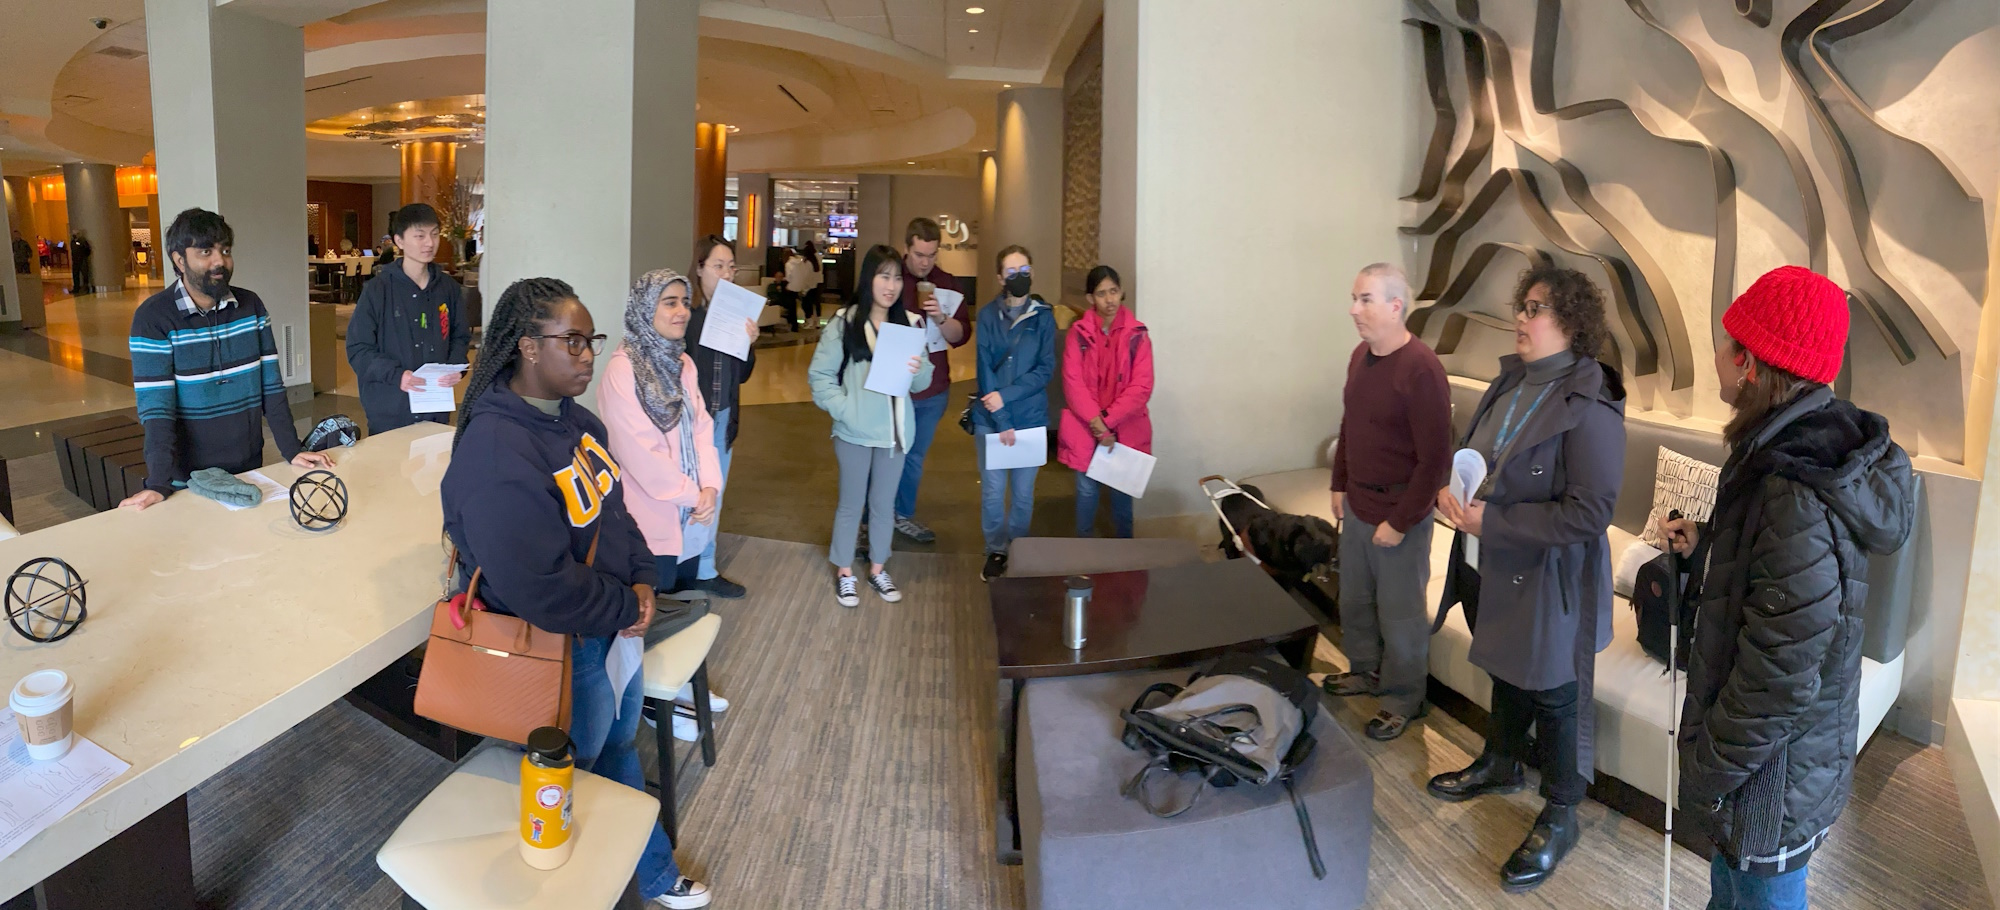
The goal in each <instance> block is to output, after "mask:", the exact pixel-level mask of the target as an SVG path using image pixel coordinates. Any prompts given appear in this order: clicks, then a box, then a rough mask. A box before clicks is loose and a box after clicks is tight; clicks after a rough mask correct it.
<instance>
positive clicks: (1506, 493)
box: [1429, 267, 1625, 893]
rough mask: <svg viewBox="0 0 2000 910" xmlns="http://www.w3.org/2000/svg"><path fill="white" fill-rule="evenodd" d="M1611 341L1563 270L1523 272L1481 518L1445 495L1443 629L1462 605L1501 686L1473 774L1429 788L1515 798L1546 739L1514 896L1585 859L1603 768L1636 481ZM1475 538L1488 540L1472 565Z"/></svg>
mask: <svg viewBox="0 0 2000 910" xmlns="http://www.w3.org/2000/svg"><path fill="white" fill-rule="evenodd" d="M1608 334H1609V332H1608V330H1607V328H1606V326H1605V318H1604V300H1603V297H1602V295H1600V294H1599V293H1598V290H1597V287H1596V286H1595V285H1593V284H1591V282H1590V279H1588V278H1586V277H1584V276H1583V275H1582V274H1580V273H1578V272H1575V271H1572V270H1569V269H1560V268H1552V267H1541V268H1535V269H1530V270H1528V271H1527V272H1526V273H1524V274H1523V275H1522V276H1521V281H1520V284H1519V286H1518V287H1517V288H1516V290H1515V292H1514V349H1515V351H1516V355H1515V356H1510V357H1504V358H1502V359H1501V361H1500V375H1499V377H1498V378H1496V379H1494V380H1493V383H1492V385H1491V386H1489V387H1488V388H1487V390H1486V396H1485V397H1484V398H1483V399H1481V400H1480V402H1479V408H1478V410H1477V411H1475V412H1474V413H1473V416H1472V423H1471V429H1470V430H1468V431H1467V433H1466V438H1465V440H1464V443H1463V445H1464V447H1465V448H1468V449H1471V450H1473V451H1476V452H1478V453H1479V455H1480V456H1481V457H1483V458H1484V459H1485V460H1486V464H1487V469H1488V474H1487V478H1486V481H1485V483H1484V484H1482V485H1481V486H1480V488H1479V489H1478V491H1477V492H1476V493H1475V495H1474V496H1473V498H1472V501H1471V502H1470V503H1463V504H1461V503H1460V502H1459V501H1458V500H1457V499H1456V498H1455V497H1453V496H1452V494H1451V491H1450V490H1449V489H1446V490H1443V491H1440V492H1439V493H1438V511H1439V512H1440V513H1441V514H1443V515H1444V516H1445V518H1446V519H1447V520H1449V521H1451V522H1452V523H1453V524H1454V525H1456V526H1457V527H1458V536H1457V538H1456V539H1455V540H1454V541H1453V542H1452V557H1451V563H1450V565H1449V567H1448V568H1447V569H1446V575H1445V593H1444V603H1443V604H1442V605H1441V606H1440V608H1439V610H1438V618H1437V623H1436V625H1437V626H1442V625H1443V623H1444V618H1445V615H1446V613H1447V612H1448V611H1449V610H1450V609H1451V607H1452V606H1453V605H1455V604H1460V603H1463V604H1464V605H1465V608H1466V611H1465V612H1466V621H1467V624H1468V625H1470V626H1472V630H1473V631H1472V654H1471V659H1472V662H1473V664H1475V665H1476V666H1478V667H1480V668H1481V669H1483V670H1485V671H1486V672H1487V673H1488V674H1489V675H1491V676H1492V677H1493V705H1492V720H1491V724H1490V725H1489V733H1488V736H1487V739H1486V748H1485V750H1484V751H1483V752H1482V753H1481V754H1480V756H1479V758H1478V760H1476V761H1474V762H1473V763H1472V765H1471V766H1470V767H1468V768H1465V769H1464V770H1462V771H1453V772H1449V773H1446V774H1440V775H1438V776H1436V777H1434V778H1431V781H1430V785H1429V789H1430V792H1431V795H1433V796H1436V797H1437V798H1439V799H1443V800H1449V801H1452V802H1459V801H1462V800H1467V799H1471V798H1473V797H1475V796H1480V795H1482V794H1486V793H1510V792H1513V791H1516V790H1519V789H1520V788H1521V787H1522V785H1523V782H1524V772H1523V770H1522V764H1523V762H1525V761H1529V760H1531V756H1529V755H1528V728H1529V726H1530V725H1531V724H1532V725H1533V726H1534V727H1535V729H1536V730H1537V731H1538V733H1537V737H1536V742H1537V745H1538V747H1539V748H1538V750H1537V751H1539V752H1540V755H1539V756H1535V757H1533V758H1532V760H1533V761H1534V762H1535V764H1536V765H1537V766H1538V767H1540V768H1541V772H1542V797H1543V799H1545V800H1546V801H1547V802H1546V804H1545V805H1544V806H1543V808H1542V813H1541V815H1540V817H1538V818H1536V819H1535V825H1534V828H1533V829H1531V830H1530V831H1529V832H1528V837H1527V839H1526V840H1524V841H1522V842H1521V846H1520V847H1519V848H1518V849H1516V850H1515V851H1514V853H1513V855H1512V856H1510V857H1508V859H1507V863H1506V865H1505V866H1502V867H1501V869H1500V885H1501V887H1502V888H1503V889H1505V890H1506V891H1507V892H1509V893H1519V892H1522V891H1528V890H1531V889H1533V888H1535V887H1537V886H1539V885H1541V883H1542V882H1544V881H1547V880H1548V878H1549V876H1550V875H1552V874H1554V872H1555V868H1556V865H1557V864H1558V863H1560V862H1562V859H1563V857H1564V856H1565V855H1567V854H1568V853H1569V850H1570V848H1571V847H1574V846H1575V845H1576V840H1577V836H1578V829H1577V821H1576V807H1577V805H1578V804H1579V803H1581V802H1583V798H1584V788H1585V787H1586V786H1588V784H1589V782H1590V779H1591V776H1592V768H1593V765H1594V763H1593V756H1592V749H1591V745H1592V729H1591V728H1592V719H1593V717H1594V716H1595V712H1594V711H1593V709H1592V707H1591V675H1592V668H1593V667H1594V666H1595V664H1596V654H1597V652H1598V651H1601V650H1603V649H1604V647H1605V646H1607V645H1609V644H1610V643H1611V556H1610V549H1611V546H1610V542H1609V541H1608V540H1606V538H1605V529H1606V528H1607V527H1609V526H1610V524H1611V509H1612V506H1613V505H1614V504H1616V502H1617V500H1618V486H1619V482H1620V481H1621V480H1622V479H1623V476H1624V472H1625V387H1624V383H1623V382H1622V381H1621V380H1620V378H1619V376H1618V371H1617V370H1616V369H1614V368H1612V367H1611V366H1610V365H1608V364H1604V363H1600V362H1598V360H1597V359H1596V357H1595V355H1596V354H1597V353H1598V352H1599V351H1602V350H1603V349H1604V348H1605V341H1606V339H1607V337H1608ZM1468 537H1474V538H1478V547H1477V556H1476V559H1475V560H1473V561H1472V562H1468V560H1467V559H1466V544H1467V538H1468ZM1474 562H1476V565H1475V564H1473V563H1474ZM1433 631H1435V627H1434V628H1433Z"/></svg>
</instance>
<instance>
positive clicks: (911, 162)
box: [903, 161, 916, 164]
mask: <svg viewBox="0 0 2000 910" xmlns="http://www.w3.org/2000/svg"><path fill="white" fill-rule="evenodd" d="M903 163H904V164H916V162H914V161H905V162H903Z"/></svg>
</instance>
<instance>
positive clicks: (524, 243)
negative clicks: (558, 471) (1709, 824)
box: [480, 0, 720, 376]
mask: <svg viewBox="0 0 2000 910" xmlns="http://www.w3.org/2000/svg"><path fill="white" fill-rule="evenodd" d="M699 11H700V3H699V0H595V2H591V3H576V4H570V3H563V4H554V3H547V2H544V0H491V2H489V3H488V4H487V5H486V60H487V64H486V200H487V203H486V253H487V255H486V256H485V258H484V259H483V260H482V262H483V263H484V264H485V265H484V268H482V269H481V272H480V285H481V291H482V297H483V299H484V301H485V305H486V307H487V309H488V312H489V318H488V319H487V321H486V324H487V330H488V331H491V330H492V325H493V320H492V319H491V318H490V313H491V309H492V307H493V306H494V305H495V304H496V303H497V302H498V301H499V299H500V297H501V295H502V294H503V293H504V292H505V290H506V288H507V285H508V284H510V283H512V282H513V281H516V280H518V279H521V278H529V277H535V276H549V277H554V278H561V279H563V280H565V281H567V282H569V283H570V284H571V285H572V286H573V287H575V289H576V292H577V296H578V298H579V299H581V300H582V301H583V303H584V305H585V306H587V307H589V309H590V312H591V315H592V317H593V318H594V320H595V321H596V324H597V331H599V332H602V333H604V334H606V335H609V336H610V345H611V347H613V348H615V347H616V346H617V344H618V341H619V339H620V338H621V337H622V336H623V334H624V331H623V329H622V328H621V326H622V325H623V322H624V310H625V294H626V292H627V290H628V289H629V288H630V286H631V282H632V279H634V278H636V277H638V276H639V274H640V273H642V272H645V271H647V270H649V269H656V268H663V267H664V268H672V269H676V270H681V269H685V268H687V265H688V261H689V259H690V258H691V256H692V255H693V250H694V236H693V233H694V180H693V176H694V170H695V169H694V144H693V143H691V142H689V141H688V134H689V133H691V132H693V131H694V126H695V117H694V105H695V55H696V35H697V32H698V31H699V22H698V21H697V14H698V13H699ZM717 226H718V227H720V225H719V224H718V225H717ZM599 375H600V376H601V375H602V371H599Z"/></svg>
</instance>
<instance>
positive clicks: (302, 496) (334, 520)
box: [292, 471, 347, 531]
mask: <svg viewBox="0 0 2000 910" xmlns="http://www.w3.org/2000/svg"><path fill="white" fill-rule="evenodd" d="M346 517H347V482H346V481H344V480H341V479H340V478H339V477H337V476H335V475H334V473H333V472H332V471H307V472H306V473H305V474H304V475H302V476H301V477H299V479H298V480H295V481H293V482H292V520H293V521H295V522H297V523H298V525H299V527H301V528H304V529H306V530H308V531H331V530H333V529H334V528H335V527H337V526H339V524H340V522H341V520H342V519H345V518H346Z"/></svg>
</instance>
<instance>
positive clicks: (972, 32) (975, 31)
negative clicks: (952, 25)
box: [965, 28, 979, 35]
mask: <svg viewBox="0 0 2000 910" xmlns="http://www.w3.org/2000/svg"><path fill="white" fill-rule="evenodd" d="M965 33H966V34H968V35H977V34H979V30H978V29H976V28H968V29H966V30H965Z"/></svg>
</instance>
